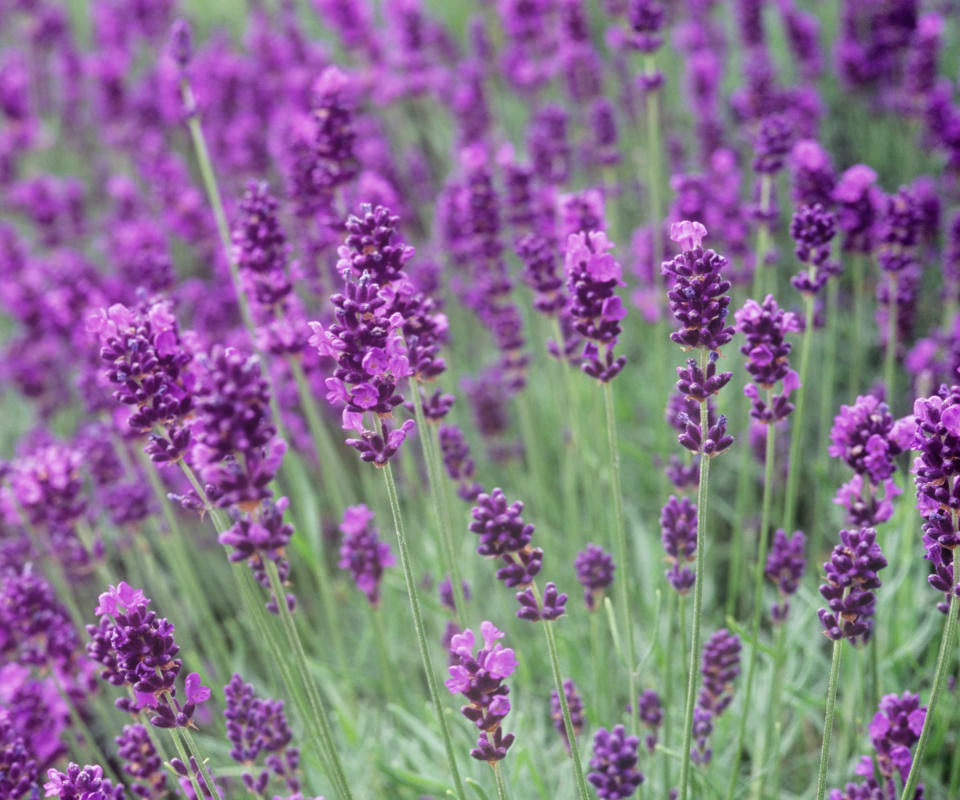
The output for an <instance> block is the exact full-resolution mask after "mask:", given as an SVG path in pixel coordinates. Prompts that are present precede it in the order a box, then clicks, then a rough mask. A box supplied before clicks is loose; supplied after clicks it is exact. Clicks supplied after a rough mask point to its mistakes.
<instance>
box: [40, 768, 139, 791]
mask: <svg viewBox="0 0 960 800" xmlns="http://www.w3.org/2000/svg"><path fill="white" fill-rule="evenodd" d="M47 777H48V778H49V779H50V780H48V781H47V782H46V783H45V784H44V786H43V790H44V792H45V793H46V795H45V796H46V797H59V798H61V800H124V798H125V797H126V795H125V794H124V791H123V784H118V785H117V786H114V785H113V783H112V782H111V781H110V780H109V779H107V778H104V777H103V767H101V766H99V765H96V766H89V765H88V766H85V767H80V766H79V765H77V764H74V763H73V762H72V761H71V762H70V764H69V765H68V766H67V771H66V772H61V771H60V770H58V769H51V770H50V771H49V772H48V773H47Z"/></svg>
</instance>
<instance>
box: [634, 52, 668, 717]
mask: <svg viewBox="0 0 960 800" xmlns="http://www.w3.org/2000/svg"><path fill="white" fill-rule="evenodd" d="M656 69H657V66H656V63H655V61H654V58H653V56H652V55H648V56H647V57H646V59H645V64H644V71H645V72H646V74H647V75H652V74H653V73H655V72H656ZM659 98H660V92H659V91H657V90H650V91H647V93H646V106H647V114H646V117H647V157H646V164H647V192H648V194H649V196H650V222H649V224H650V230H651V231H652V232H653V263H654V264H656V263H658V261H659V257H660V253H662V252H663V248H662V243H661V241H660V236H661V224H660V223H661V221H662V219H663V210H662V208H661V203H660V162H661V155H660V151H661V148H660V103H659ZM634 702H635V700H634Z"/></svg>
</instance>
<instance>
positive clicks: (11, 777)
mask: <svg viewBox="0 0 960 800" xmlns="http://www.w3.org/2000/svg"><path fill="white" fill-rule="evenodd" d="M39 789H40V768H39V766H38V764H37V759H36V758H35V757H34V755H33V753H32V752H31V751H30V748H29V745H28V742H27V740H26V739H25V738H24V737H23V736H22V735H21V733H20V731H18V730H16V729H15V728H14V726H13V723H12V721H11V720H10V717H9V715H8V714H6V713H4V714H0V796H2V797H9V798H11V800H20V798H23V797H27V796H32V797H39Z"/></svg>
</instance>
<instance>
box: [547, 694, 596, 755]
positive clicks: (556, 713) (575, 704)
mask: <svg viewBox="0 0 960 800" xmlns="http://www.w3.org/2000/svg"><path fill="white" fill-rule="evenodd" d="M563 694H564V696H565V697H566V698H567V709H568V710H569V711H570V721H571V722H572V723H573V734H574V736H579V735H580V731H582V730H583V726H584V724H585V723H586V721H587V720H586V717H585V716H584V714H583V698H582V697H580V693H579V692H578V691H577V687H576V686H575V685H574V683H573V681H572V680H571V679H570V678H567V679H566V680H565V681H564V682H563ZM550 718H551V719H552V720H553V727H554V728H556V731H557V733H559V734H560V736H561V737H562V738H563V744H564V745H565V746H566V748H567V752H570V739H569V738H568V736H567V726H566V724H565V723H564V721H563V708H562V706H561V705H560V695H558V694H557V690H556V689H551V690H550Z"/></svg>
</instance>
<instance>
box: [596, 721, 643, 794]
mask: <svg viewBox="0 0 960 800" xmlns="http://www.w3.org/2000/svg"><path fill="white" fill-rule="evenodd" d="M639 744H640V741H639V740H638V739H637V737H636V736H627V735H626V731H625V730H624V729H623V725H617V726H616V727H615V728H614V729H613V730H612V731H608V730H607V729H606V728H600V730H598V731H597V732H596V734H595V735H594V737H593V758H591V759H590V773H589V774H588V775H587V780H588V781H590V783H592V784H593V785H594V786H595V787H596V789H597V797H599V798H601V800H622V798H624V797H630V796H631V795H632V794H633V793H634V792H636V791H637V787H638V786H639V785H640V784H641V783H643V773H642V772H640V771H639V770H638V769H637V748H638V746H639Z"/></svg>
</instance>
